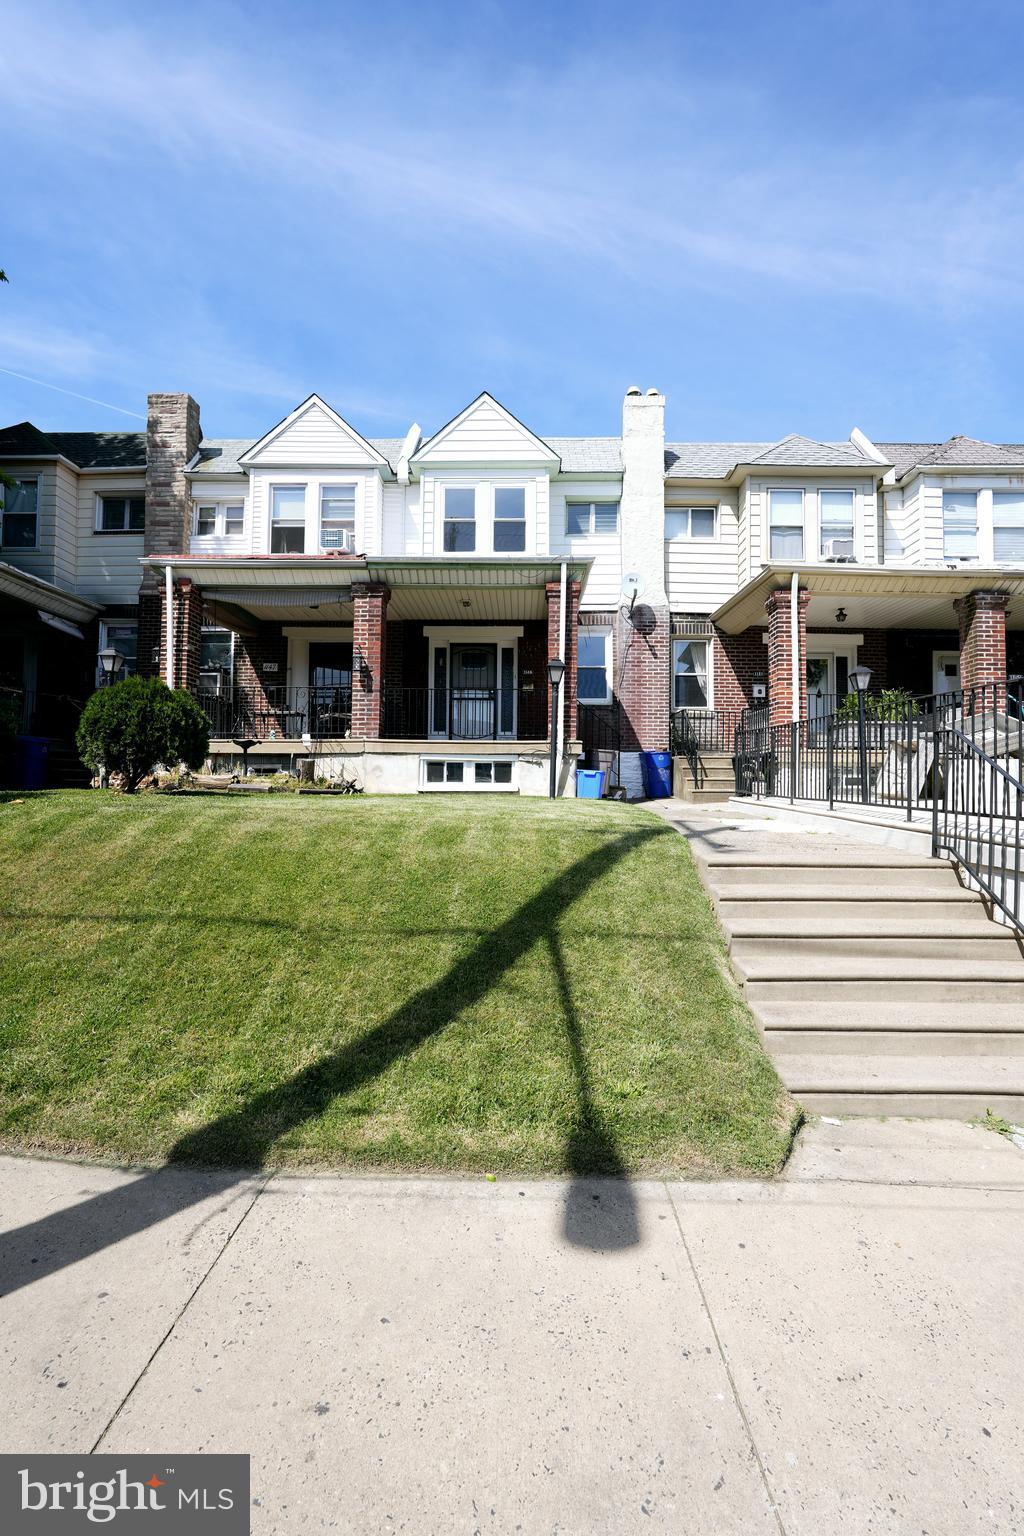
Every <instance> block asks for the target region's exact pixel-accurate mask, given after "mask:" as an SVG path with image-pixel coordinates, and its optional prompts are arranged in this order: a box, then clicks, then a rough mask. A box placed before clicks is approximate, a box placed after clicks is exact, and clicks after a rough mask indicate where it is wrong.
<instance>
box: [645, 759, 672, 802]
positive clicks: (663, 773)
mask: <svg viewBox="0 0 1024 1536" xmlns="http://www.w3.org/2000/svg"><path fill="white" fill-rule="evenodd" d="M640 772H641V774H642V776H643V781H644V794H645V795H646V796H647V798H648V800H668V799H669V798H670V796H671V794H672V756H671V753H669V752H641V753H640Z"/></svg>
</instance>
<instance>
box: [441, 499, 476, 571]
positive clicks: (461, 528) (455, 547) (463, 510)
mask: <svg viewBox="0 0 1024 1536" xmlns="http://www.w3.org/2000/svg"><path fill="white" fill-rule="evenodd" d="M444 548H445V553H446V554H452V555H467V554H472V553H473V551H474V550H475V549H476V491H474V490H473V489H471V488H469V487H456V486H452V485H449V486H446V487H445V491H444Z"/></svg>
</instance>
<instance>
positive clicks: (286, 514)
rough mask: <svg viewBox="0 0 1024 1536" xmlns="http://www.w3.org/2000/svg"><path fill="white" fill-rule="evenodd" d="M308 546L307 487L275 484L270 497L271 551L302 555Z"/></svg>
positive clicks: (275, 553) (272, 552)
mask: <svg viewBox="0 0 1024 1536" xmlns="http://www.w3.org/2000/svg"><path fill="white" fill-rule="evenodd" d="M305 548H306V487H305V486H304V485H275V486H274V488H273V490H272V492H271V498H270V553H271V554H272V555H301V554H303V553H304V552H305Z"/></svg>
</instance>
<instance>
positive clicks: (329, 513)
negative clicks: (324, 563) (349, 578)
mask: <svg viewBox="0 0 1024 1536" xmlns="http://www.w3.org/2000/svg"><path fill="white" fill-rule="evenodd" d="M355 547H356V488H355V486H354V485H322V486H321V487H320V548H321V549H344V550H347V551H348V553H349V554H352V553H353V552H354V551H355Z"/></svg>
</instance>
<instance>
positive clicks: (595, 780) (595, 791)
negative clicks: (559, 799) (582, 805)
mask: <svg viewBox="0 0 1024 1536" xmlns="http://www.w3.org/2000/svg"><path fill="white" fill-rule="evenodd" d="M603 794H604V769H603V768H577V769H576V798H577V800H600V798H601V796H602V795H603Z"/></svg>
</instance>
